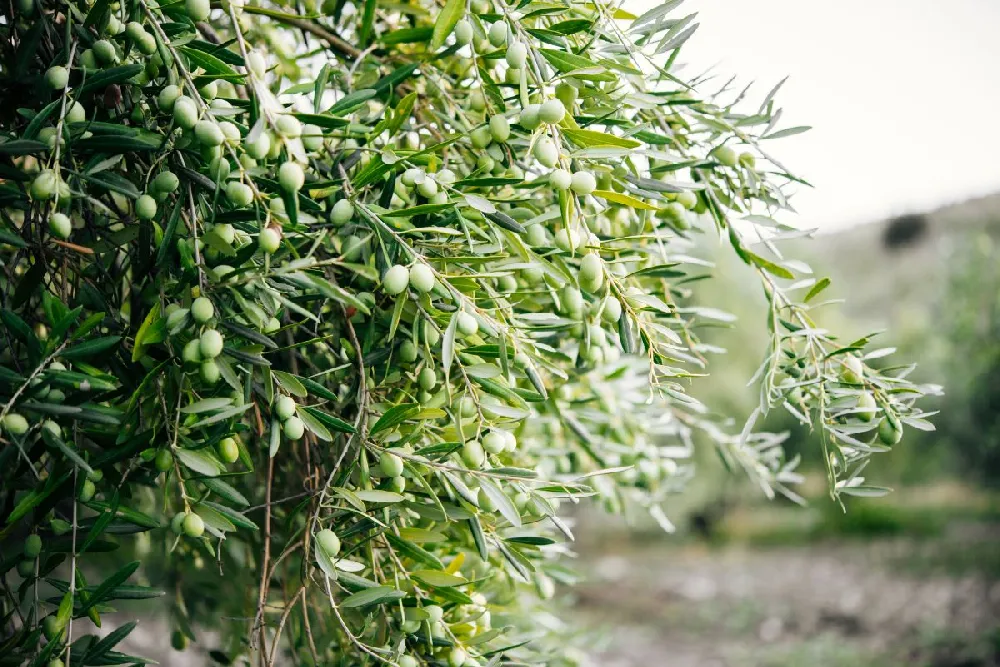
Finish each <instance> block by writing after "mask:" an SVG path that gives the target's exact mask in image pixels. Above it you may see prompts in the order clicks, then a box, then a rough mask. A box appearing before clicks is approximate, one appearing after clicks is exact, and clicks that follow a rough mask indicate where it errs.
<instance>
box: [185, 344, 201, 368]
mask: <svg viewBox="0 0 1000 667" xmlns="http://www.w3.org/2000/svg"><path fill="white" fill-rule="evenodd" d="M181 359H183V360H184V363H187V364H197V363H199V362H200V361H201V349H200V346H199V340H198V339H197V338H194V339H192V340H190V341H188V342H187V344H186V345H185V346H184V349H183V351H182V352H181Z"/></svg>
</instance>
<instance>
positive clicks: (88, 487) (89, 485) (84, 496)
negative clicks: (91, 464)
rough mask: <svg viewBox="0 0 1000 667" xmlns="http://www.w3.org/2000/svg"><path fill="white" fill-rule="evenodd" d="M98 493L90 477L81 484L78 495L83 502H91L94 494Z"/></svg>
mask: <svg viewBox="0 0 1000 667" xmlns="http://www.w3.org/2000/svg"><path fill="white" fill-rule="evenodd" d="M95 493H97V487H96V486H94V483H93V482H92V481H90V480H89V479H85V480H83V484H82V485H81V486H80V493H79V495H78V496H77V498H79V500H80V502H81V503H89V502H90V500H91V498H93V497H94V494H95Z"/></svg>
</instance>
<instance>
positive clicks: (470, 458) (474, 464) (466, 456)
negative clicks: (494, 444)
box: [462, 440, 486, 468]
mask: <svg viewBox="0 0 1000 667" xmlns="http://www.w3.org/2000/svg"><path fill="white" fill-rule="evenodd" d="M462 461H463V462H464V463H465V465H467V466H469V467H470V468H480V467H482V465H483V463H484V462H485V461H486V452H484V451H483V446H482V445H481V444H479V441H478V440H466V441H465V444H463V445H462Z"/></svg>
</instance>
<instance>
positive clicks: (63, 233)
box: [49, 213, 73, 239]
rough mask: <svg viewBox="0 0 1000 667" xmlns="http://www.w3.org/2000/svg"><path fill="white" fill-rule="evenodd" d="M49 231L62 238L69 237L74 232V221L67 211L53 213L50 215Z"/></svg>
mask: <svg viewBox="0 0 1000 667" xmlns="http://www.w3.org/2000/svg"><path fill="white" fill-rule="evenodd" d="M49 232H50V233H51V234H52V236H55V237H56V238H60V239H68V238H69V235H70V234H71V233H72V232H73V223H72V222H70V219H69V216H68V215H66V214H65V213H53V214H52V215H50V216H49Z"/></svg>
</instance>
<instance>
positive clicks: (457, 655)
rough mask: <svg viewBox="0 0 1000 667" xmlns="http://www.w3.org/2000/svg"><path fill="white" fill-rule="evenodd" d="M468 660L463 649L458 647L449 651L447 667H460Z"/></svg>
mask: <svg viewBox="0 0 1000 667" xmlns="http://www.w3.org/2000/svg"><path fill="white" fill-rule="evenodd" d="M468 659H469V656H468V654H467V653H466V652H465V649H463V648H462V647H460V646H456V647H455V648H453V649H451V651H450V652H449V653H448V665H449V667H462V665H464V664H465V661H466V660H468Z"/></svg>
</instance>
